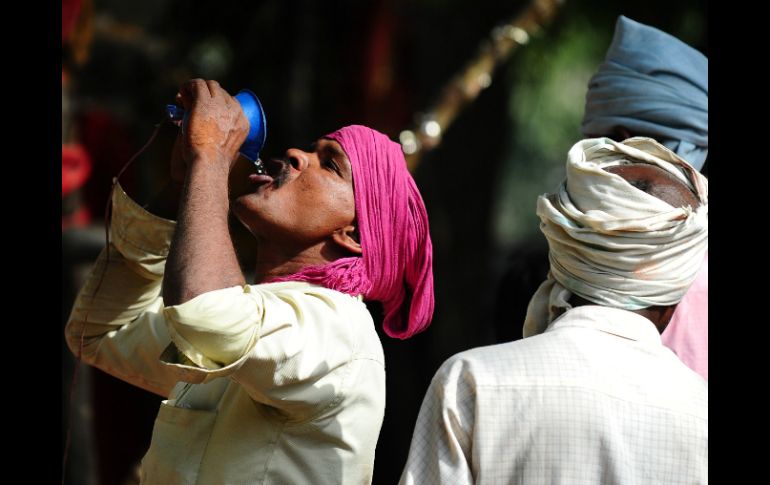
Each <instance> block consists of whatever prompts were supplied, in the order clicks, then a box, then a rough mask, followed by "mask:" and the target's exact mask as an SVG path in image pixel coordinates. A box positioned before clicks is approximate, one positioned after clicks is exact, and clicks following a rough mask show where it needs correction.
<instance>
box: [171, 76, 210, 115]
mask: <svg viewBox="0 0 770 485" xmlns="http://www.w3.org/2000/svg"><path fill="white" fill-rule="evenodd" d="M179 97H180V99H181V101H182V106H184V108H185V109H190V107H191V106H192V105H193V103H194V102H195V100H196V99H200V98H204V97H205V98H210V97H211V93H210V91H209V87H208V84H207V83H206V81H204V80H203V79H190V80H189V81H187V82H185V83H184V84H182V85H181V86H180V87H179ZM205 98H204V99H205Z"/></svg>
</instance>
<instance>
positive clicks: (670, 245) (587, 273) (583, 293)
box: [524, 137, 708, 337]
mask: <svg viewBox="0 0 770 485" xmlns="http://www.w3.org/2000/svg"><path fill="white" fill-rule="evenodd" d="M630 163H649V164H652V165H655V166H657V167H660V168H662V169H663V170H666V171H667V172H669V173H670V174H672V175H673V176H675V177H676V178H677V179H678V180H680V181H681V182H683V183H684V184H685V185H686V186H687V187H689V188H690V189H691V190H692V191H693V192H694V193H695V194H696V196H697V198H698V200H699V201H700V203H701V205H700V206H699V207H697V208H691V207H681V208H680V207H672V206H670V205H669V204H667V203H666V202H664V201H663V200H661V199H658V198H657V197H655V196H653V195H650V194H648V193H646V192H644V191H643V190H640V189H638V188H636V187H634V186H633V185H631V184H630V183H628V182H627V181H626V180H625V179H623V178H622V177H621V176H619V175H617V174H613V173H610V172H608V171H606V170H604V169H605V168H607V167H611V166H616V165H621V164H630ZM566 168H567V178H566V180H565V182H564V183H562V185H561V186H560V187H559V190H558V191H557V192H556V193H555V194H550V195H544V196H540V197H539V198H538V203H537V214H538V216H539V217H540V220H541V224H540V228H541V230H542V231H543V234H544V235H545V237H546V239H547V240H548V245H549V248H550V251H549V259H550V262H551V270H550V272H549V275H548V278H547V280H546V281H545V282H544V283H543V284H542V285H541V286H540V288H538V290H537V292H536V293H535V295H534V296H533V297H532V300H530V304H529V307H528V311H527V317H526V320H525V323H524V336H525V337H527V336H530V335H534V334H537V333H541V332H542V331H543V330H545V328H546V326H547V325H548V324H549V323H550V322H551V321H553V320H554V319H555V318H556V317H558V316H559V315H560V314H561V313H563V312H564V311H565V310H567V309H569V308H571V306H570V305H569V303H568V300H569V298H570V296H571V294H572V293H575V294H577V295H578V296H580V297H582V298H585V299H586V300H589V301H591V302H593V303H596V304H598V305H603V306H609V307H614V308H621V309H625V310H638V309H641V308H646V307H649V306H655V305H663V306H666V305H673V304H676V303H678V302H679V301H680V300H681V299H682V297H683V296H684V294H685V292H686V291H687V289H688V288H689V286H690V284H691V283H692V282H693V280H694V279H695V277H696V275H697V273H698V270H699V269H700V264H701V261H702V260H703V257H704V254H705V252H706V250H707V249H708V181H707V179H706V178H705V177H703V176H702V175H701V174H700V173H699V172H698V171H697V170H695V169H694V168H693V167H692V166H691V165H690V164H688V163H687V162H686V161H685V160H684V159H682V158H681V157H679V156H678V155H676V154H675V153H673V152H672V151H671V150H669V149H667V148H666V147H664V146H663V145H661V144H659V143H657V142H656V141H655V140H652V139H650V138H644V137H636V138H630V139H628V140H625V141H623V142H615V141H613V140H611V139H609V138H596V139H588V140H583V141H580V142H578V143H576V144H575V145H574V146H573V147H572V149H570V152H569V154H568V158H567V167H566Z"/></svg>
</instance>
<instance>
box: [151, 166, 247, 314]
mask: <svg viewBox="0 0 770 485" xmlns="http://www.w3.org/2000/svg"><path fill="white" fill-rule="evenodd" d="M227 179H228V171H227V166H226V165H224V166H223V165H221V164H213V163H210V162H209V161H207V160H203V159H200V160H196V161H194V162H192V163H191V164H190V168H189V170H188V173H187V179H186V180H185V185H184V188H183V189H182V197H181V202H180V207H179V216H178V222H177V229H176V232H175V234H174V238H173V240H172V243H171V249H170V251H169V256H168V260H167V262H166V273H165V275H164V279H163V300H164V303H165V305H166V306H171V305H178V304H181V303H184V302H186V301H188V300H191V299H192V298H195V297H196V296H198V295H200V294H203V293H206V292H209V291H213V290H218V289H222V288H228V287H232V286H236V285H243V284H244V283H245V279H244V277H243V273H242V272H241V268H240V266H239V265H238V259H237V257H236V255H235V249H234V248H233V242H232V239H231V237H230V231H229V227H228V223H227V220H228V213H229V199H228V193H227Z"/></svg>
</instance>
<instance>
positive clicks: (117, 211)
mask: <svg viewBox="0 0 770 485" xmlns="http://www.w3.org/2000/svg"><path fill="white" fill-rule="evenodd" d="M112 204H113V206H112V214H113V215H112V222H111V224H110V245H109V247H108V248H105V249H104V250H102V253H101V254H100V255H99V257H98V259H97V261H96V264H95V265H94V267H93V268H92V269H91V272H90V274H89V275H88V278H87V279H86V283H85V285H84V286H83V288H82V289H81V290H80V293H79V294H78V296H77V298H76V300H75V304H74V306H73V308H72V312H71V313H70V317H69V321H68V323H67V327H66V329H65V336H66V340H67V344H68V346H69V348H70V350H71V351H72V352H73V353H74V354H75V355H76V356H79V357H80V358H82V360H83V361H85V362H86V363H88V364H90V365H93V366H95V367H98V368H99V369H101V370H103V371H105V372H107V373H109V374H111V375H113V376H115V377H117V378H119V379H122V380H125V381H127V382H129V383H131V384H134V385H136V386H139V387H142V388H144V389H147V390H149V391H152V392H155V393H157V394H160V395H162V396H168V394H169V392H170V391H171V388H172V387H173V386H174V384H175V383H176V379H175V376H174V375H173V373H170V372H168V370H167V369H166V368H165V366H163V364H162V363H161V362H160V361H159V359H158V357H159V356H160V354H161V352H162V351H163V349H164V348H166V347H167V346H168V343H169V342H170V338H169V336H168V331H167V330H166V325H165V321H164V319H163V316H162V313H161V311H162V308H163V302H162V299H161V297H160V290H161V282H162V278H163V271H164V268H165V263H166V257H167V256H168V250H169V246H170V243H171V237H172V235H173V232H174V228H175V225H176V223H175V222H174V221H170V220H167V219H162V218H160V217H156V216H154V215H152V214H150V213H149V212H147V211H146V210H144V209H143V208H142V207H140V206H139V205H138V204H136V203H135V202H134V201H133V200H131V199H130V198H129V197H128V195H127V194H126V193H125V192H124V191H123V189H122V188H121V187H120V185H117V186H116V187H115V190H114V191H113V194H112Z"/></svg>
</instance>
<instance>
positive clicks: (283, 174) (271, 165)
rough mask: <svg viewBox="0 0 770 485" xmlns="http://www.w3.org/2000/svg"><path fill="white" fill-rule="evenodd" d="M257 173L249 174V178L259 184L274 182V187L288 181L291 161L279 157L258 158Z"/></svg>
mask: <svg viewBox="0 0 770 485" xmlns="http://www.w3.org/2000/svg"><path fill="white" fill-rule="evenodd" d="M254 165H255V167H256V173H252V174H249V180H250V181H251V182H252V183H254V184H258V185H259V186H262V185H268V184H272V186H273V188H274V189H277V188H279V187H280V186H281V185H283V184H284V182H286V178H287V177H288V175H289V161H288V160H284V159H279V158H271V159H269V160H266V161H265V160H262V159H257V161H256V162H254Z"/></svg>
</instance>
